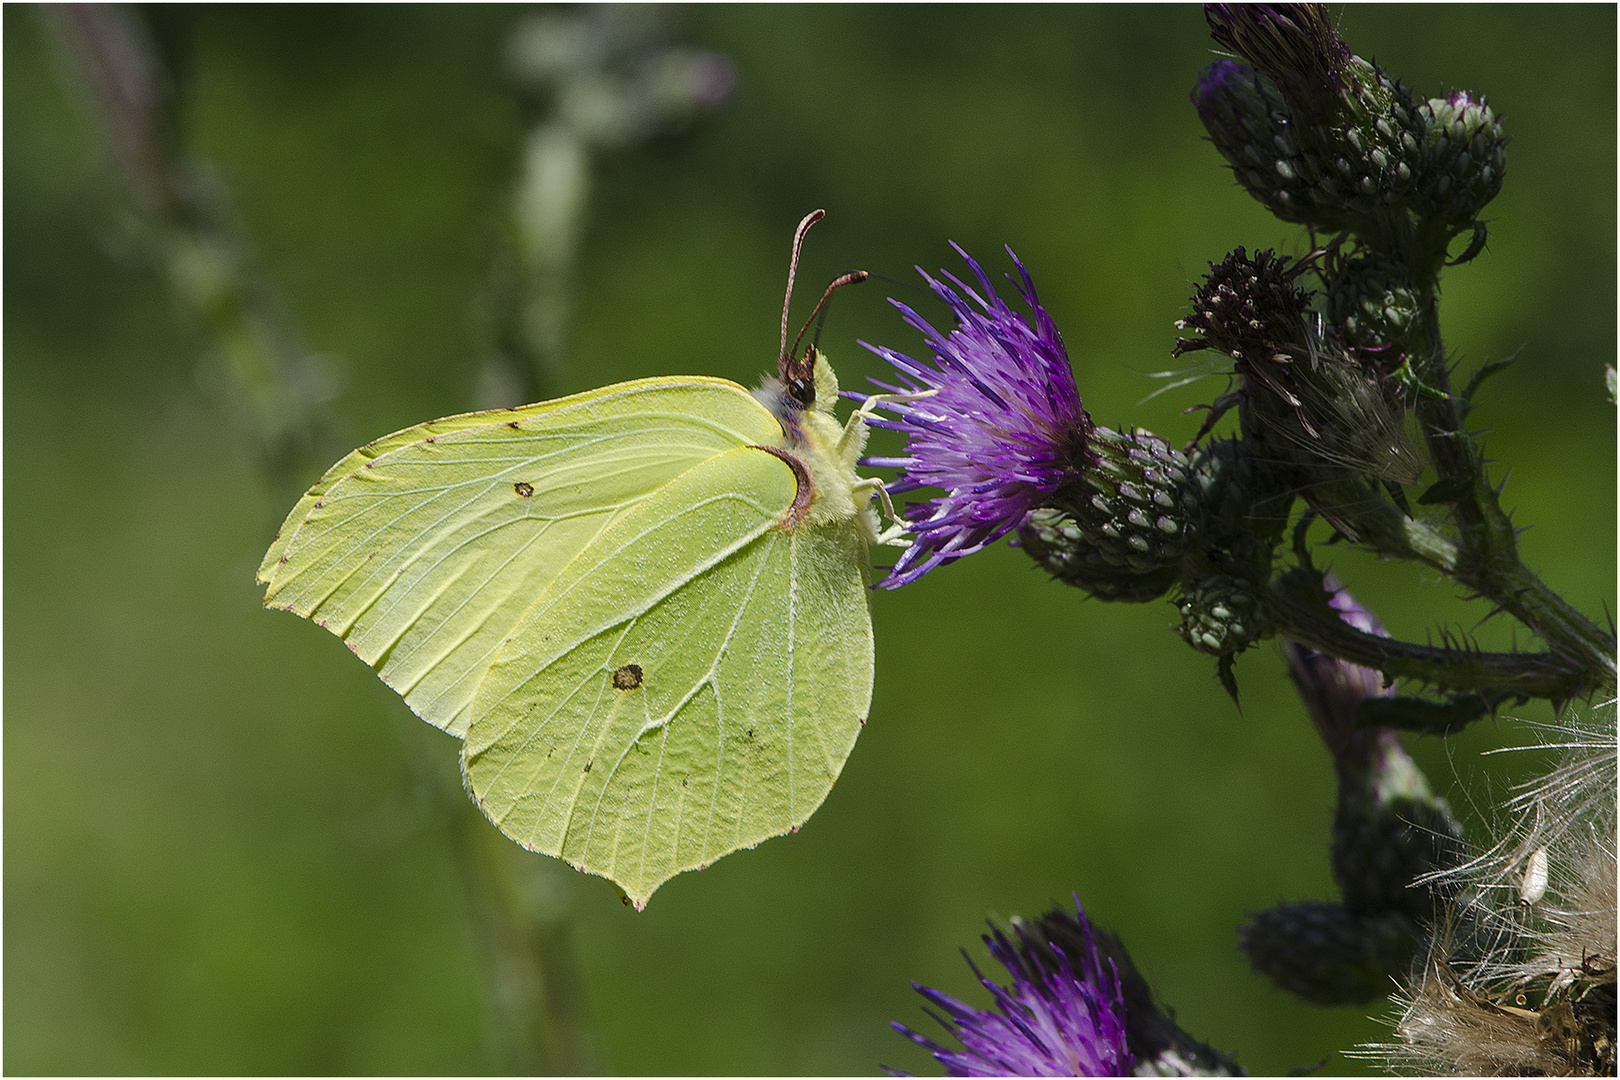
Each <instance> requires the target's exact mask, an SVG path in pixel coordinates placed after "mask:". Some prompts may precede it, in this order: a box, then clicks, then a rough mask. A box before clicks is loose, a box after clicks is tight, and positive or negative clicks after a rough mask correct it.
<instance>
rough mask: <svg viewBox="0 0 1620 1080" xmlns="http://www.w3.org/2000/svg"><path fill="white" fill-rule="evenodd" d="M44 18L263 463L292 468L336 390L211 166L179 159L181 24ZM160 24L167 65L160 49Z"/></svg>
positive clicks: (149, 17)
mask: <svg viewBox="0 0 1620 1080" xmlns="http://www.w3.org/2000/svg"><path fill="white" fill-rule="evenodd" d="M44 10H45V12H46V17H47V18H48V19H49V20H50V22H51V24H52V26H53V27H54V29H55V31H56V33H57V35H58V37H59V39H60V40H61V41H62V42H63V44H64V45H65V46H66V49H67V51H68V53H69V54H70V55H71V57H72V58H73V60H74V62H75V63H74V66H75V68H76V69H77V72H78V74H79V76H80V78H81V79H82V81H83V83H84V85H85V86H86V88H87V89H88V91H89V98H90V100H91V102H92V104H93V105H94V108H95V111H96V114H97V117H98V119H99V120H100V127H101V131H102V134H103V137H104V139H105V141H106V145H107V148H108V151H109V153H110V155H111V157H112V158H113V160H114V162H115V163H116V165H117V167H118V170H119V172H120V173H121V174H122V175H123V178H124V181H125V183H126V185H127V186H128V189H129V194H130V198H131V202H132V204H133V206H134V208H135V210H136V212H137V213H138V215H139V218H140V222H139V232H140V233H141V234H142V235H141V240H142V242H143V247H145V248H146V249H147V250H148V251H149V252H150V253H151V254H152V255H153V256H154V257H155V258H156V260H157V262H158V263H159V264H160V265H161V267H162V270H163V273H164V275H165V277H166V278H167V281H168V286H169V290H170V293H171V295H172V296H173V297H174V299H175V302H176V304H177V306H178V307H179V308H180V309H181V310H182V311H183V312H185V313H186V315H187V316H189V317H190V318H191V319H193V320H194V321H195V322H196V323H197V324H198V325H199V326H200V327H201V328H202V330H203V332H204V333H205V334H206V335H207V336H208V339H209V341H210V344H211V346H212V349H213V351H214V352H215V353H216V354H217V360H218V362H219V364H220V366H221V367H222V368H223V369H224V372H225V377H226V380H227V381H228V382H229V384H230V389H231V394H232V396H233V397H235V398H236V400H237V402H238V404H239V405H240V406H241V407H242V408H243V410H244V411H245V412H246V413H247V416H248V420H249V422H250V423H251V425H252V426H253V428H254V430H255V433H256V435H257V437H258V441H259V444H260V447H261V449H262V450H263V452H264V454H265V457H266V458H267V460H268V461H269V462H270V463H271V464H272V465H273V466H275V467H278V468H286V467H289V466H291V465H292V464H293V463H294V462H295V461H296V460H297V459H298V458H299V457H301V456H303V455H306V454H308V453H309V452H310V451H312V450H314V449H316V445H315V444H316V439H317V435H318V433H319V431H320V429H321V427H322V425H323V423H324V417H325V411H324V405H325V403H326V402H327V401H328V400H329V399H330V398H331V397H332V396H333V394H334V392H335V389H336V387H335V384H334V380H333V378H332V376H331V374H330V373H329V371H328V370H327V369H326V368H325V366H324V365H322V364H321V363H319V361H318V360H317V359H316V358H315V357H312V356H310V355H309V354H308V353H307V352H306V351H305V350H304V349H303V347H302V345H301V344H300V343H299V340H298V335H297V334H296V332H295V331H294V330H293V328H292V326H291V325H290V322H289V320H288V318H287V316H286V313H285V311H284V310H283V308H282V305H281V302H280V298H279V297H278V296H277V294H276V291H275V289H274V288H273V287H272V286H271V285H270V283H269V282H268V281H267V280H265V278H264V276H263V275H262V274H261V273H260V272H259V271H258V269H257V268H256V267H255V266H254V265H253V259H252V257H251V256H250V254H249V250H248V244H247V241H246V239H245V237H244V236H243V234H242V229H241V227H240V225H239V224H238V222H237V221H236V218H235V215H234V213H233V212H232V210H231V206H230V199H229V197H228V195H227V193H226V191H225V188H224V186H223V185H222V184H221V183H220V181H219V179H218V176H217V175H216V173H215V172H214V170H213V168H212V166H210V165H209V163H208V162H207V161H204V160H202V159H200V158H197V157H194V156H190V155H187V154H186V153H185V152H184V150H183V141H184V140H183V138H182V135H181V130H180V128H181V125H180V123H179V116H180V113H181V107H182V104H183V102H182V101H181V94H180V92H179V83H178V82H177V80H176V77H175V73H174V71H173V67H174V66H175V61H176V60H179V62H180V63H183V62H184V61H183V56H184V54H185V52H186V51H187V49H188V42H187V36H188V26H187V23H186V21H185V17H184V16H180V15H176V14H175V12H174V11H173V10H172V9H163V8H155V9H154V8H136V7H126V6H123V5H112V4H53V5H49V6H47V7H46V8H45V9H44ZM159 22H161V24H162V26H161V29H162V30H163V31H164V33H163V35H162V36H163V37H164V43H165V44H166V45H167V46H168V52H169V54H170V62H169V63H165V57H164V56H163V55H162V53H161V52H160V50H159V49H158V48H157V47H156V42H155V38H156V37H157V36H158V35H157V34H156V33H155V32H154V31H155V29H157V26H156V24H157V23H159Z"/></svg>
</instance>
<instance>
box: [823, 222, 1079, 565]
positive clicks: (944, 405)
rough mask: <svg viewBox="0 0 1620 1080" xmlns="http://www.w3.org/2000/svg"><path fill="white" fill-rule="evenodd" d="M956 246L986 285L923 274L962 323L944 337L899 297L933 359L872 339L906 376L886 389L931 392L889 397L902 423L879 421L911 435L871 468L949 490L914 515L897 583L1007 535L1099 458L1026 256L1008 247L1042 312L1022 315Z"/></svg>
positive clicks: (901, 487)
mask: <svg viewBox="0 0 1620 1080" xmlns="http://www.w3.org/2000/svg"><path fill="white" fill-rule="evenodd" d="M951 246H952V247H954V248H956V251H957V253H958V254H960V255H961V256H962V258H963V259H964V260H966V262H967V264H968V267H969V268H970V269H971V270H972V271H973V274H974V276H975V277H976V278H977V279H978V283H979V289H978V290H975V289H973V288H972V287H971V286H968V285H966V284H964V283H963V282H962V281H961V280H960V279H959V278H957V277H955V276H954V275H952V274H946V273H943V272H942V273H941V278H943V279H944V280H939V279H936V278H933V277H930V276H929V275H928V274H927V273H925V272H923V271H922V270H921V268H919V269H918V273H921V274H922V276H923V279H924V280H925V281H927V282H928V284H929V287H930V288H932V289H933V290H934V292H935V293H936V294H938V295H939V297H940V298H941V299H942V300H944V301H945V303H946V304H948V305H949V306H950V309H951V313H952V315H953V316H954V317H955V319H956V328H955V329H953V330H952V331H950V332H949V333H948V334H947V333H941V332H940V331H939V330H937V329H935V328H934V327H933V326H932V325H931V324H930V323H929V322H928V321H927V320H926V319H924V318H923V317H922V316H920V315H918V314H917V313H916V312H915V311H913V310H912V309H911V308H910V307H908V306H907V305H905V304H903V303H901V302H900V301H898V300H891V301H890V302H891V303H893V304H894V306H895V307H897V308H898V309H899V310H900V312H901V314H903V315H904V316H905V319H906V321H907V322H908V323H910V324H911V325H912V326H914V327H916V328H917V329H918V330H920V331H922V333H923V335H924V337H925V338H926V340H927V344H928V347H929V350H930V353H931V357H930V359H929V360H928V361H919V360H914V359H912V358H911V357H909V356H907V355H905V354H904V353H900V352H896V351H895V350H893V349H890V348H886V347H884V346H881V345H870V344H867V343H866V342H864V341H863V342H861V344H862V345H865V346H866V347H867V348H868V349H871V350H872V351H873V352H875V353H877V354H878V355H879V356H881V357H883V359H885V360H887V361H888V362H889V363H890V364H892V365H894V368H895V370H896V372H897V373H898V378H899V382H898V385H889V384H887V383H878V385H879V386H882V387H883V388H884V389H885V390H889V391H892V392H894V393H898V394H904V395H926V396H918V397H915V398H913V399H912V400H909V401H891V402H887V403H885V404H883V406H882V408H884V409H886V410H887V411H889V412H891V413H893V414H894V419H888V418H878V417H875V418H873V419H872V420H870V421H869V423H871V424H872V425H873V426H874V427H881V428H889V429H891V430H894V431H899V432H902V433H903V434H904V435H905V436H906V445H905V450H904V453H903V454H902V455H901V456H898V457H872V458H867V459H866V461H865V462H864V464H867V465H873V466H878V467H890V468H897V469H900V470H902V475H901V476H900V478H899V479H898V480H897V481H895V482H894V483H893V484H891V485H889V490H890V492H892V493H896V494H898V493H901V492H906V491H914V490H917V489H919V488H923V487H936V488H941V489H943V490H944V492H945V493H944V494H943V495H938V496H935V497H934V498H931V499H929V500H927V501H926V502H922V503H917V504H914V505H912V506H909V507H907V508H906V510H905V511H904V514H905V518H906V520H907V522H908V523H909V527H910V531H911V539H912V542H911V546H910V547H908V548H907V549H906V550H905V552H904V553H903V554H902V555H901V556H900V558H899V559H898V560H897V561H896V563H895V565H894V568H893V569H892V570H891V571H890V572H889V575H888V577H887V578H885V579H884V581H883V586H884V587H885V588H890V589H892V588H897V587H899V586H901V585H905V584H908V583H910V582H913V581H916V580H917V579H918V578H919V577H921V576H922V575H923V574H925V573H927V572H928V571H929V570H932V569H933V568H934V567H936V566H939V565H941V564H943V563H946V562H950V561H951V560H953V559H958V558H961V557H962V556H964V555H971V554H973V553H974V552H976V551H979V550H982V549H983V548H985V547H986V546H988V545H990V544H992V543H994V542H995V541H997V540H999V539H1000V538H1001V537H1003V536H1005V535H1006V534H1007V533H1009V532H1011V531H1012V530H1013V529H1015V528H1017V527H1018V526H1019V524H1020V523H1021V522H1022V521H1023V520H1024V517H1025V515H1026V514H1028V513H1029V511H1031V510H1033V509H1035V508H1036V507H1037V506H1039V505H1040V504H1041V503H1042V501H1043V499H1044V498H1045V497H1046V496H1048V495H1050V494H1051V493H1052V492H1055V491H1057V490H1058V489H1059V488H1061V487H1063V486H1065V485H1066V484H1069V483H1071V482H1072V481H1074V480H1075V479H1076V478H1077V477H1078V476H1079V475H1080V473H1081V472H1082V471H1083V470H1084V469H1085V468H1086V467H1087V466H1088V465H1090V464H1092V463H1093V462H1094V460H1095V455H1094V454H1093V453H1092V451H1091V449H1090V441H1091V435H1092V432H1093V430H1094V427H1093V425H1092V422H1091V417H1090V416H1089V415H1088V414H1087V413H1086V410H1085V407H1084V406H1083V405H1082V404H1081V402H1080V393H1079V391H1078V390H1077V389H1076V388H1075V384H1074V373H1073V372H1072V371H1071V369H1070V367H1069V356H1068V353H1067V352H1066V351H1065V350H1064V348H1063V338H1062V336H1061V335H1060V334H1059V333H1058V331H1057V327H1056V326H1054V325H1053V323H1052V320H1051V318H1050V317H1049V316H1048V315H1047V314H1046V309H1044V308H1043V307H1041V305H1040V302H1039V300H1038V299H1037V297H1036V294H1035V285H1034V283H1033V282H1032V281H1031V280H1030V276H1029V272H1028V271H1027V270H1026V269H1025V268H1024V264H1023V263H1021V262H1019V261H1018V256H1016V255H1013V252H1012V249H1010V248H1009V249H1008V250H1007V254H1008V255H1010V256H1012V260H1013V265H1014V266H1016V267H1017V268H1018V280H1017V281H1016V282H1014V285H1015V287H1016V288H1017V290H1018V293H1019V295H1020V296H1022V297H1023V299H1024V301H1025V302H1026V303H1027V304H1028V305H1029V307H1030V311H1031V317H1025V316H1023V315H1021V314H1019V313H1018V312H1016V311H1014V310H1013V309H1012V308H1011V307H1010V306H1009V305H1008V304H1007V303H1006V301H1004V300H1003V299H1002V298H1001V297H1000V296H998V295H997V294H996V290H995V288H994V286H993V285H992V284H991V283H990V278H989V276H988V275H987V274H986V273H985V272H984V269H983V268H982V267H981V266H980V265H979V264H978V263H977V262H975V261H974V260H973V259H972V258H971V257H970V256H969V255H968V254H967V252H965V251H963V250H962V249H961V248H960V247H957V245H955V244H952V245H951ZM874 381H876V380H874ZM852 396H853V395H852Z"/></svg>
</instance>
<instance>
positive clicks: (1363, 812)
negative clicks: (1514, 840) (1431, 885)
mask: <svg viewBox="0 0 1620 1080" xmlns="http://www.w3.org/2000/svg"><path fill="white" fill-rule="evenodd" d="M1323 584H1324V586H1325V587H1326V588H1327V589H1328V591H1329V592H1330V593H1331V594H1332V596H1331V599H1330V600H1329V601H1328V602H1329V604H1331V605H1332V607H1333V609H1334V610H1335V611H1337V612H1338V613H1339V617H1340V618H1341V619H1343V620H1344V621H1345V622H1346V623H1348V624H1349V625H1351V626H1353V627H1355V628H1356V629H1357V630H1360V631H1362V632H1363V633H1368V634H1377V635H1378V636H1380V637H1383V636H1386V635H1385V633H1384V627H1383V624H1381V623H1380V622H1379V621H1378V617H1377V616H1375V615H1374V614H1373V613H1372V612H1370V611H1368V610H1367V609H1366V608H1364V607H1362V606H1361V604H1360V603H1358V602H1357V601H1356V598H1355V597H1354V596H1351V595H1350V592H1349V591H1348V590H1346V589H1344V588H1341V587H1340V585H1339V583H1338V582H1337V581H1336V580H1334V579H1333V577H1332V576H1331V575H1330V576H1328V577H1327V578H1326V579H1325V580H1324V582H1323ZM1284 648H1285V651H1286V653H1287V656H1288V673H1289V675H1291V676H1292V677H1293V680H1294V685H1295V686H1296V687H1298V688H1299V696H1300V697H1301V698H1302V699H1303V700H1304V702H1305V708H1306V711H1307V712H1309V713H1310V714H1311V719H1312V720H1314V721H1315V722H1316V728H1317V731H1319V732H1320V733H1321V735H1322V741H1323V742H1325V743H1326V744H1327V747H1328V750H1329V751H1330V752H1331V753H1332V754H1333V765H1334V770H1335V772H1337V774H1338V780H1339V800H1338V808H1337V810H1336V811H1335V814H1334V818H1333V851H1332V862H1333V876H1334V879H1335V880H1337V881H1338V883H1339V887H1340V888H1341V889H1343V890H1344V906H1345V908H1346V910H1347V912H1348V913H1349V915H1348V916H1346V917H1347V918H1350V919H1352V921H1353V920H1357V919H1363V918H1382V917H1384V916H1386V915H1389V914H1392V913H1393V914H1399V915H1404V916H1408V917H1411V918H1414V919H1423V918H1425V917H1427V916H1428V915H1429V914H1430V913H1431V912H1432V910H1433V904H1434V898H1433V897H1432V896H1431V895H1430V894H1429V891H1428V890H1427V889H1424V888H1421V887H1414V886H1415V884H1416V883H1418V882H1420V881H1421V880H1423V879H1424V878H1425V876H1426V875H1428V874H1431V873H1432V872H1434V871H1435V870H1439V869H1442V868H1445V867H1447V866H1450V865H1452V864H1453V863H1454V862H1455V860H1456V858H1457V853H1458V851H1459V850H1460V842H1461V839H1462V826H1461V825H1460V824H1458V822H1457V820H1456V818H1455V817H1453V815H1452V813H1451V808H1450V807H1449V806H1447V805H1446V801H1445V800H1444V799H1442V798H1439V797H1438V796H1436V795H1435V794H1434V792H1433V791H1432V790H1431V789H1430V787H1429V782H1428V779H1427V778H1426V777H1425V776H1424V775H1423V770H1422V769H1420V768H1419V767H1418V765H1417V763H1416V762H1415V761H1413V760H1412V758H1411V756H1410V755H1409V754H1407V752H1406V748H1405V747H1403V746H1402V745H1401V740H1400V736H1399V735H1397V734H1396V733H1395V732H1394V731H1391V730H1390V729H1389V728H1385V727H1373V726H1368V725H1365V724H1363V723H1361V722H1360V718H1359V717H1358V715H1357V708H1358V706H1360V705H1361V703H1362V702H1363V701H1366V700H1367V699H1369V698H1388V697H1393V696H1394V693H1395V691H1394V688H1393V687H1386V686H1385V685H1384V680H1383V677H1382V676H1381V675H1379V673H1378V672H1376V671H1373V670H1371V669H1369V668H1364V667H1360V666H1358V665H1356V664H1351V663H1348V662H1347V661H1344V660H1340V659H1338V658H1337V657H1333V656H1329V655H1327V654H1326V653H1321V652H1317V651H1316V650H1315V649H1312V648H1309V647H1307V646H1304V645H1301V644H1299V643H1298V642H1295V641H1290V642H1288V643H1287V644H1286V645H1285V646H1284ZM1307 996H1308V995H1307ZM1313 1000H1314V999H1313Z"/></svg>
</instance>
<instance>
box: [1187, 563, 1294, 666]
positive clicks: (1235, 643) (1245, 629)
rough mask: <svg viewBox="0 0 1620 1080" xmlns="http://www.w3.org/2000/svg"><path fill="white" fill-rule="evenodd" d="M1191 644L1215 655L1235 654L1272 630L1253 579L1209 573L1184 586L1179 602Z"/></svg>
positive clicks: (1188, 640)
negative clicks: (1247, 579)
mask: <svg viewBox="0 0 1620 1080" xmlns="http://www.w3.org/2000/svg"><path fill="white" fill-rule="evenodd" d="M1176 608H1177V609H1178V610H1179V611H1180V612H1181V625H1180V626H1178V627H1177V628H1176V629H1177V631H1178V632H1179V633H1180V634H1181V636H1182V638H1183V639H1185V640H1186V642H1187V644H1189V645H1191V646H1192V647H1193V648H1195V649H1197V650H1198V651H1199V652H1206V653H1209V654H1211V655H1213V656H1232V655H1235V654H1237V653H1240V652H1242V651H1243V650H1244V649H1247V648H1248V647H1249V646H1250V645H1253V644H1254V643H1255V642H1256V641H1259V640H1260V639H1261V638H1263V637H1265V636H1267V635H1268V634H1269V633H1270V631H1271V622H1270V620H1269V619H1267V618H1266V615H1265V611H1264V610H1263V609H1262V608H1261V606H1260V597H1259V596H1258V595H1257V594H1256V592H1255V588H1254V585H1253V583H1252V582H1249V581H1245V580H1244V579H1242V578H1238V577H1233V576H1231V575H1230V574H1205V575H1203V576H1202V577H1200V578H1198V579H1197V580H1196V581H1194V582H1192V583H1191V584H1190V585H1186V586H1184V587H1183V591H1182V595H1181V597H1180V598H1179V599H1178V600H1177V601H1176Z"/></svg>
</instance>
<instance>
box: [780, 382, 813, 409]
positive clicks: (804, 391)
mask: <svg viewBox="0 0 1620 1080" xmlns="http://www.w3.org/2000/svg"><path fill="white" fill-rule="evenodd" d="M787 392H788V397H790V398H792V399H793V401H794V404H796V405H798V406H799V407H800V408H801V409H808V408H809V407H810V406H812V405H814V404H815V403H816V383H815V380H814V379H807V378H805V377H804V376H798V377H795V378H792V379H789V380H788V383H787Z"/></svg>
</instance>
